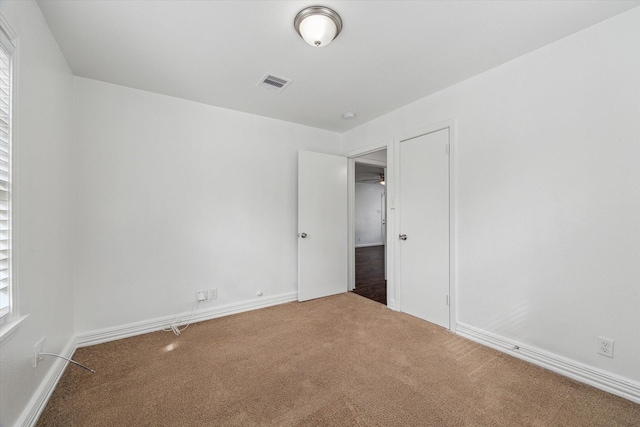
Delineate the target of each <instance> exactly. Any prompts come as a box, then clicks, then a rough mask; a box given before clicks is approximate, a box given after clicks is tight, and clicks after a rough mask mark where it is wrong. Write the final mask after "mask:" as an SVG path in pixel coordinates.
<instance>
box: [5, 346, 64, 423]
mask: <svg viewBox="0 0 640 427" xmlns="http://www.w3.org/2000/svg"><path fill="white" fill-rule="evenodd" d="M75 351H76V346H75V340H74V339H71V340H70V341H69V343H68V344H67V345H66V346H65V347H64V349H63V350H62V353H60V355H61V356H64V357H67V358H71V356H73V353H74V352H75ZM68 364H69V362H67V361H66V360H63V359H59V358H57V357H56V358H55V359H54V360H53V363H52V365H51V367H50V368H49V371H48V372H47V373H46V374H45V376H44V378H43V380H42V382H41V383H40V386H39V387H38V388H37V389H36V391H35V393H34V394H33V396H31V400H29V403H28V404H27V406H26V408H25V410H24V411H23V412H22V414H21V415H20V418H18V422H17V423H16V425H19V426H23V427H32V426H35V425H36V423H37V422H38V418H40V414H42V411H44V408H45V406H47V403H48V402H49V398H50V397H51V394H52V393H53V390H55V388H56V385H57V384H58V381H60V378H61V377H62V374H63V373H64V370H65V368H66V367H67V365H68Z"/></svg>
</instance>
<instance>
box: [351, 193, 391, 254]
mask: <svg viewBox="0 0 640 427" xmlns="http://www.w3.org/2000/svg"><path fill="white" fill-rule="evenodd" d="M383 194H384V186H382V185H380V184H378V183H368V182H356V184H355V197H354V202H355V203H354V204H355V229H356V230H355V232H356V247H361V246H373V245H382V244H383V241H382V195H383Z"/></svg>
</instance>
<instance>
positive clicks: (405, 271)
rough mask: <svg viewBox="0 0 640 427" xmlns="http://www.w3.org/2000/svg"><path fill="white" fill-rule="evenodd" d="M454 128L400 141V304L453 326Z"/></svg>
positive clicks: (410, 310)
mask: <svg viewBox="0 0 640 427" xmlns="http://www.w3.org/2000/svg"><path fill="white" fill-rule="evenodd" d="M448 144H449V129H448V128H447V129H442V130H438V131H436V132H431V133H427V134H425V135H421V136H418V137H415V138H411V139H408V140H405V141H401V142H400V221H399V222H400V224H399V228H400V233H401V234H400V240H401V241H400V286H399V288H398V290H399V293H398V296H399V299H400V309H401V310H402V311H404V312H405V313H409V314H411V315H413V316H416V317H420V318H421V319H424V320H427V321H429V322H432V323H435V324H437V325H440V326H443V327H445V328H449V244H450V243H449V155H448Z"/></svg>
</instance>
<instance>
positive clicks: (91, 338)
mask: <svg viewBox="0 0 640 427" xmlns="http://www.w3.org/2000/svg"><path fill="white" fill-rule="evenodd" d="M297 300H298V293H297V292H288V293H285V294H280V295H274V296H270V297H266V296H263V297H260V298H255V299H252V300H249V301H243V302H240V303H233V304H227V305H223V306H218V307H215V308H212V309H208V310H201V311H196V312H195V313H193V316H192V315H191V313H179V314H174V315H171V316H164V317H159V318H156V319H151V320H145V321H142V322H136V323H129V324H127V325H121V326H115V327H112V328H106V329H101V330H97V331H91V332H85V333H82V334H78V335H77V337H76V345H77V346H78V347H88V346H90V345H95V344H101V343H105V342H109V341H115V340H119V339H123V338H129V337H133V336H136V335H142V334H147V333H149V332H156V331H160V330H162V329H165V328H167V327H168V326H169V325H176V326H182V325H185V324H187V323H197V322H202V321H204V320H211V319H215V318H217V317H222V316H230V315H232V314H237V313H242V312H245V311H250V310H257V309H259V308H265V307H270V306H272V305H278V304H284V303H287V302H292V301H297Z"/></svg>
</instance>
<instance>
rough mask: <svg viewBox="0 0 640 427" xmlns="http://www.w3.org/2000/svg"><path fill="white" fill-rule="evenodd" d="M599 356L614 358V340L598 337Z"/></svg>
mask: <svg viewBox="0 0 640 427" xmlns="http://www.w3.org/2000/svg"><path fill="white" fill-rule="evenodd" d="M597 351H598V354H601V355H603V356H607V357H613V340H610V339H608V338H604V337H598V348H597Z"/></svg>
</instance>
